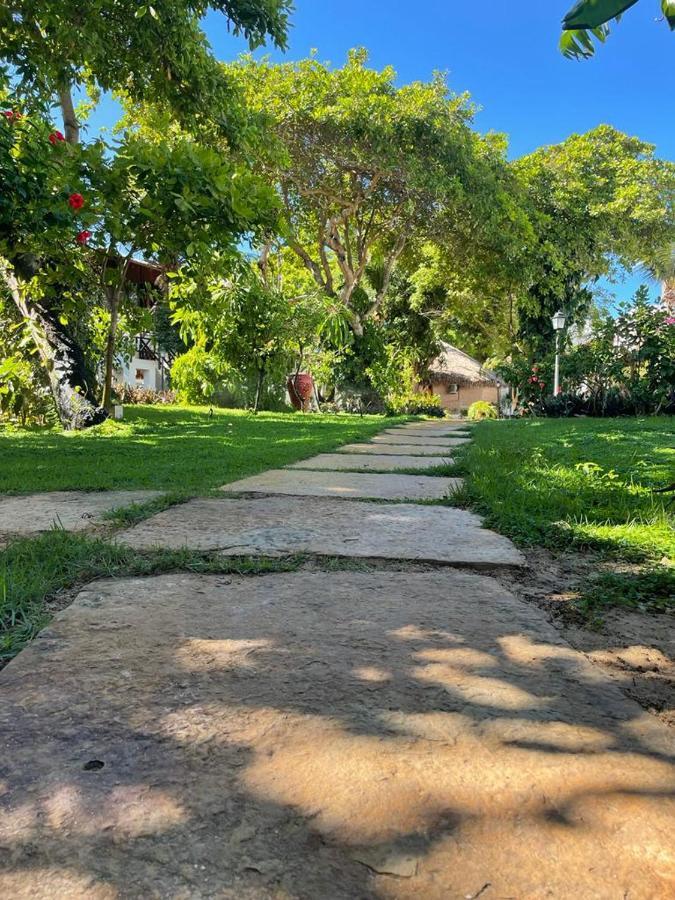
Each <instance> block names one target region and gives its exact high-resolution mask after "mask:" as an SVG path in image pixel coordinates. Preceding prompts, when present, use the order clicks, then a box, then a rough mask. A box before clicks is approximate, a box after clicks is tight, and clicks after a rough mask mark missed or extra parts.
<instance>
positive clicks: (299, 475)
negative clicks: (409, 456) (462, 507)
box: [221, 469, 463, 500]
mask: <svg viewBox="0 0 675 900" xmlns="http://www.w3.org/2000/svg"><path fill="white" fill-rule="evenodd" d="M462 484H463V482H462V479H461V478H439V477H434V476H433V475H397V474H391V475H376V474H374V473H370V472H308V471H300V470H293V469H270V470H269V471H268V472H263V473H262V474H261V475H253V476H251V477H250V478H243V479H241V481H233V482H232V483H231V484H226V485H224V487H222V488H221V490H222V491H225V493H238V494H239V493H243V494H248V493H251V494H290V495H293V496H297V497H340V498H342V499H350V498H352V497H354V498H358V497H360V498H362V499H370V500H442V499H443V497H447V496H448V495H449V494H450V493H452V491H455V490H457V489H458V488H460V487H461V486H462Z"/></svg>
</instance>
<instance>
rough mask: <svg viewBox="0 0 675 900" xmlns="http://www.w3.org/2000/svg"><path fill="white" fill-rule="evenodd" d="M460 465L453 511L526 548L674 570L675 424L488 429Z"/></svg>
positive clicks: (522, 424) (541, 423) (547, 423)
mask: <svg viewBox="0 0 675 900" xmlns="http://www.w3.org/2000/svg"><path fill="white" fill-rule="evenodd" d="M462 465H463V466H464V467H465V469H466V473H467V475H468V481H467V484H466V486H465V489H464V491H463V492H461V493H460V494H459V495H455V497H454V500H455V502H456V503H462V504H464V505H470V506H472V507H473V508H475V509H476V510H477V511H479V512H481V513H482V514H483V515H484V516H485V518H486V520H487V524H488V525H489V526H491V527H493V528H495V529H497V530H499V531H501V532H503V533H504V534H507V535H509V536H510V537H511V538H513V540H514V541H516V542H517V543H519V544H520V545H524V546H527V545H530V546H533V545H542V546H545V547H549V548H551V549H565V548H570V547H576V548H591V549H594V550H597V551H600V552H601V553H603V554H604V555H606V556H608V557H611V558H617V559H624V560H630V561H649V560H651V561H657V562H658V561H661V560H666V561H668V562H675V531H674V530H673V510H672V506H671V507H670V508H669V506H668V505H669V499H668V498H667V496H666V495H663V494H654V493H653V489H654V488H658V487H661V486H664V485H666V484H668V483H669V482H670V481H672V480H673V475H674V473H675V421H674V420H673V418H672V417H665V416H664V417H658V418H645V419H565V420H560V419H557V420H555V419H533V420H520V421H501V422H484V423H481V424H480V425H479V426H478V427H477V428H476V429H475V431H474V441H473V443H472V444H471V445H469V446H468V447H467V448H466V452H465V453H464V455H463V457H462Z"/></svg>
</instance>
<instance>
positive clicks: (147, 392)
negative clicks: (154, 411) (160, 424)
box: [113, 384, 178, 406]
mask: <svg viewBox="0 0 675 900" xmlns="http://www.w3.org/2000/svg"><path fill="white" fill-rule="evenodd" d="M113 390H114V394H115V397H116V398H117V400H118V402H119V403H131V404H136V405H138V404H141V405H144V406H154V405H159V404H164V403H176V401H177V399H178V398H177V396H176V392H175V391H155V390H153V389H152V388H147V387H143V386H142V385H137V384H135V385H128V384H116V385H114V386H113Z"/></svg>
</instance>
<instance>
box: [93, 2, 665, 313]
mask: <svg viewBox="0 0 675 900" xmlns="http://www.w3.org/2000/svg"><path fill="white" fill-rule="evenodd" d="M572 2H573V0H544V2H542V0H521V2H520V3H518V4H511V3H507V2H506V0H496V2H488V3H478V2H477V0H417V2H416V3H410V2H405V3H404V2H402V0H295V5H296V10H295V13H294V14H293V17H292V28H291V32H290V42H289V49H288V51H287V53H286V54H281V53H279V52H276V51H269V50H267V51H259V54H260V55H262V54H263V53H269V54H270V55H271V56H272V57H273V58H274V59H282V58H285V59H301V58H302V57H305V56H307V55H308V54H309V53H310V51H311V50H312V49H316V51H317V53H318V56H319V58H320V59H321V60H329V61H330V62H332V63H334V64H336V65H339V64H341V63H342V61H343V60H344V58H345V55H346V53H347V51H348V50H349V49H350V48H351V47H356V46H365V47H367V48H368V49H369V50H370V54H371V62H372V64H373V65H374V66H375V67H378V68H380V67H382V66H385V65H392V66H394V68H395V69H396V71H397V72H398V77H399V81H400V82H401V83H403V82H407V81H412V80H415V79H426V78H428V77H429V76H430V74H431V73H432V72H433V71H434V70H442V71H447V72H448V77H449V83H450V86H451V87H452V89H453V90H455V91H457V92H461V91H469V93H470V94H471V95H472V97H473V99H474V101H475V102H476V103H478V104H479V106H480V107H481V112H480V113H479V115H478V117H477V119H476V127H477V128H478V129H479V130H481V131H489V130H495V131H503V132H506V133H507V134H508V135H509V141H510V155H511V156H520V155H522V154H524V153H528V152H530V151H531V150H534V149H535V148H536V147H539V146H541V145H542V144H549V143H556V142H557V141H560V140H563V139H564V138H565V137H567V136H568V135H569V134H571V133H573V132H583V131H586V130H588V129H589V128H593V127H595V126H596V125H598V124H600V123H603V122H606V123H609V124H611V125H614V126H615V127H616V128H619V129H621V130H622V131H626V132H628V133H629V134H634V135H637V136H639V137H640V138H642V139H643V140H647V141H650V142H651V143H653V144H655V145H656V147H657V153H658V154H659V156H662V157H664V158H668V159H675V69H674V68H673V62H674V60H675V56H674V51H675V34H672V35H671V33H670V32H669V30H668V28H667V26H666V25H665V23H664V22H662V21H657V18H658V16H659V9H660V4H659V2H658V0H639V2H638V3H637V5H636V6H635V7H633V8H632V9H630V10H628V12H626V13H625V15H624V17H623V19H622V21H621V22H620V23H619V24H618V25H614V26H613V28H612V34H611V35H610V37H609V39H608V41H607V43H606V44H605V45H604V46H603V47H600V48H599V50H598V52H597V54H596V56H595V57H594V58H593V59H591V60H587V61H584V62H573V61H570V60H566V59H564V58H563V57H562V56H561V54H560V53H559V51H558V49H557V42H558V38H559V34H560V29H559V23H560V20H561V18H562V16H563V14H564V13H565V12H566V11H567V9H568V8H569V7H570V6H571V5H572ZM206 30H207V34H208V37H209V40H210V41H211V44H212V46H213V48H214V51H215V53H216V55H217V56H218V57H219V58H221V59H232V58H233V57H235V56H236V55H237V54H238V53H240V52H243V51H245V50H246V49H247V48H246V45H245V43H244V42H243V41H240V40H235V39H233V38H232V36H231V35H229V34H228V33H227V28H226V24H225V21H224V19H223V18H222V16H216V15H214V14H212V15H210V16H209V18H208V19H207V22H206ZM114 117H115V116H114V110H113V108H112V105H111V104H109V103H105V104H104V105H103V107H102V108H101V110H100V111H99V112H98V113H97V115H96V116H95V119H94V121H93V122H92V125H101V124H112V122H113V121H114ZM636 281H639V280H636V279H629V281H627V282H626V284H624V285H621V286H617V288H616V291H617V293H618V294H620V295H622V296H626V295H629V294H630V293H631V292H632V291H633V290H634V287H635V284H636Z"/></svg>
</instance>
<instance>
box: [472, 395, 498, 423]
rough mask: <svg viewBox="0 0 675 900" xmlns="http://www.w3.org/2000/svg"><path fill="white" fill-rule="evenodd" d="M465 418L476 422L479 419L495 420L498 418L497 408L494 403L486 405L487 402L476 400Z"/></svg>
mask: <svg viewBox="0 0 675 900" xmlns="http://www.w3.org/2000/svg"><path fill="white" fill-rule="evenodd" d="M466 415H467V418H469V419H472V420H475V421H478V420H480V419H496V418H497V417H498V413H497V408H496V407H495V405H494V403H488V401H487V400H476V401H475V402H474V403H472V404H471V406H470V407H469V409H468V410H467V414H466Z"/></svg>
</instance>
